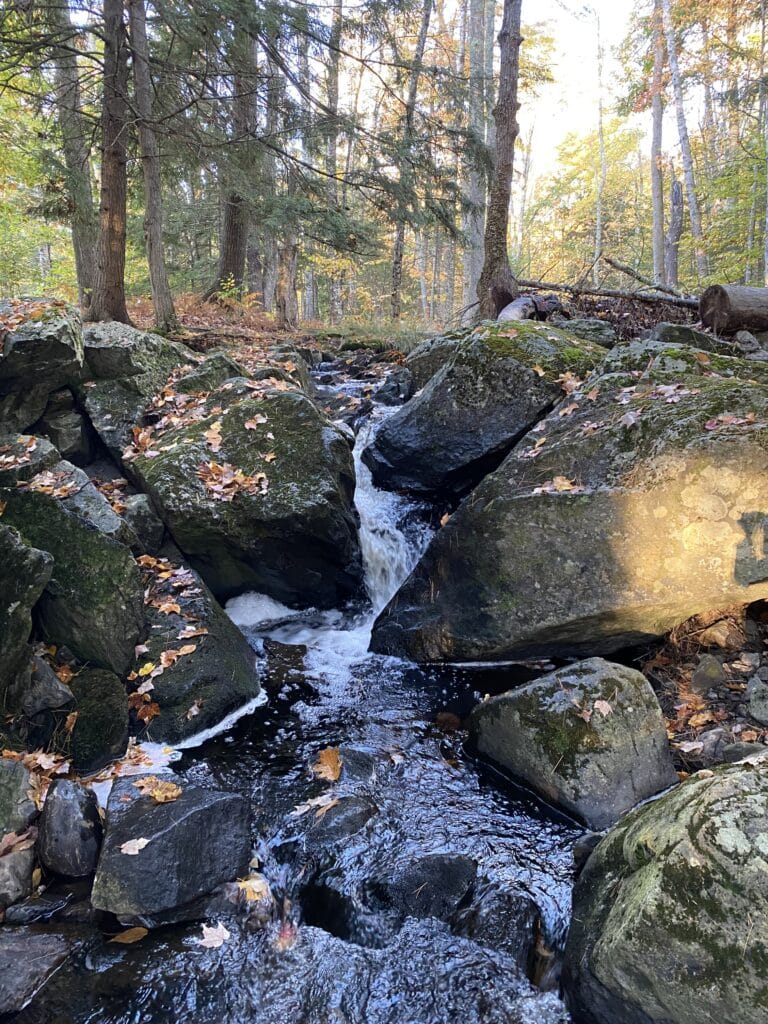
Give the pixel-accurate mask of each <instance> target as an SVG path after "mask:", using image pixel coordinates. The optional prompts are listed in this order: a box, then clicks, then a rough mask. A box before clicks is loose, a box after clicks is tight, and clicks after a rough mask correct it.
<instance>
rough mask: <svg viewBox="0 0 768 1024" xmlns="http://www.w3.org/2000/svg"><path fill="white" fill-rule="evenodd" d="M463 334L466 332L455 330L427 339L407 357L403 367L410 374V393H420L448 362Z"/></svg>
mask: <svg viewBox="0 0 768 1024" xmlns="http://www.w3.org/2000/svg"><path fill="white" fill-rule="evenodd" d="M465 334H466V331H463V330H456V331H451V332H449V333H447V334H441V335H439V336H438V337H436V338H428V339H427V340H426V341H422V342H421V344H420V345H417V346H416V348H415V349H414V350H413V351H412V352H411V353H410V354H409V355H408V356H407V358H406V360H405V365H406V367H407V369H408V371H409V372H410V374H411V388H412V393H415V392H416V391H420V390H421V389H422V388H423V387H424V385H425V384H426V383H427V382H428V381H430V380H431V379H432V378H433V377H434V375H435V374H436V373H437V371H438V370H441V369H442V368H443V367H444V366H445V364H446V363H448V362H450V360H451V359H452V358H453V356H454V355H455V354H456V348H457V346H458V344H459V342H460V341H461V340H462V338H464V336H465Z"/></svg>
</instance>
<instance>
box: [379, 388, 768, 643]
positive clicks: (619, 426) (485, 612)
mask: <svg viewBox="0 0 768 1024" xmlns="http://www.w3.org/2000/svg"><path fill="white" fill-rule="evenodd" d="M766 423H768V388H767V387H766V386H765V385H764V384H762V383H756V382H753V381H751V380H740V379H738V378H736V377H732V378H726V377H722V376H717V375H712V376H701V375H700V376H696V375H693V374H688V375H678V374H674V375H670V374H669V373H660V374H658V375H654V376H652V377H651V376H648V377H642V376H640V375H638V374H621V373H614V374H608V375H606V376H603V377H599V378H594V377H593V378H591V379H590V380H589V381H588V382H587V384H585V386H584V387H583V388H582V389H580V390H579V391H577V392H575V393H574V394H573V395H571V396H570V400H569V404H568V405H567V406H566V407H565V408H561V409H560V410H558V411H555V412H554V413H552V414H551V415H550V416H549V417H548V418H547V419H546V420H544V421H543V422H542V424H541V425H540V426H539V428H538V429H537V431H536V432H535V433H533V434H530V435H529V436H528V437H526V438H525V439H524V440H523V441H522V442H521V443H520V444H519V445H518V446H517V447H516V448H515V449H514V450H513V451H512V452H511V453H510V455H509V456H508V457H507V459H506V460H505V461H504V462H503V463H502V465H501V466H500V467H499V469H498V470H496V472H494V473H493V474H491V475H490V476H488V477H487V478H486V479H485V480H484V481H483V482H482V483H481V484H480V486H479V487H478V488H477V489H476V490H475V491H474V492H473V493H472V495H471V497H470V498H468V499H467V500H466V501H465V502H464V503H463V505H461V507H460V508H459V509H458V511H457V512H456V513H455V514H454V515H453V516H452V518H451V519H450V521H449V522H448V523H447V525H446V526H445V527H444V528H443V529H442V530H440V531H439V532H438V533H437V534H436V536H435V537H434V539H433V541H432V543H431V544H430V546H429V548H428V549H427V551H426V553H425V555H424V557H423V558H422V560H421V562H420V563H419V564H418V565H417V567H416V569H415V570H414V572H413V573H412V575H411V576H410V578H409V579H408V580H407V581H406V582H405V584H404V585H403V587H402V588H401V590H400V591H399V592H398V594H396V595H395V597H394V598H393V600H392V601H391V602H390V604H389V606H388V607H387V608H386V609H385V610H384V612H383V613H382V615H381V616H380V618H379V620H378V621H377V623H376V626H375V628H374V634H373V649H374V650H376V651H379V652H384V653H390V654H397V655H407V656H409V657H412V658H415V659H417V660H420V661H439V660H453V661H462V660H470V661H471V660H477V659H505V658H510V657H521V656H522V657H527V656H529V655H537V654H543V653H544V654H558V655H574V654H576V655H579V654H606V653H610V652H611V651H615V650H618V649H620V648H622V647H627V646H630V645H633V644H636V643H638V642H644V641H646V640H647V639H648V638H650V637H656V636H659V635H661V634H663V633H665V632H666V631H667V630H669V629H671V628H673V627H674V626H675V625H677V624H678V623H680V622H682V621H684V620H685V619H687V618H690V617H691V616H692V615H695V614H698V613H700V612H702V611H703V610H709V609H716V608H724V607H729V606H734V605H742V604H745V603H748V602H750V601H754V600H757V599H762V598H765V597H766V596H768V559H766V557H765V553H764V552H763V550H762V541H761V540H760V538H761V537H762V532H763V529H764V524H765V522H766V515H767V514H768V474H767V473H766V469H768V431H766Z"/></svg>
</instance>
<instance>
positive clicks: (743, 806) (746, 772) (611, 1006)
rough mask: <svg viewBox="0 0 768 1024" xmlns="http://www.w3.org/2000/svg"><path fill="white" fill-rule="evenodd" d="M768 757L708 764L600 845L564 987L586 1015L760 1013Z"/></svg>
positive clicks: (673, 1020) (754, 1016) (767, 952)
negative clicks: (731, 763)
mask: <svg viewBox="0 0 768 1024" xmlns="http://www.w3.org/2000/svg"><path fill="white" fill-rule="evenodd" d="M766 873H768V773H767V772H766V765H765V760H764V759H763V761H761V762H758V763H757V764H755V765H747V764H744V765H738V766H733V767H728V768H724V769H716V770H715V771H714V772H713V771H709V770H708V771H706V772H701V773H699V774H698V775H694V776H693V777H692V778H690V779H688V780H686V781H685V782H684V783H683V784H682V785H681V786H678V787H677V788H676V789H674V790H672V792H671V793H668V794H666V795H665V796H663V797H661V798H660V799H659V800H657V801H654V802H653V803H650V804H648V805H646V806H645V807H641V808H639V809H638V810H636V811H634V812H633V813H632V814H630V815H628V816H627V817H626V818H625V819H624V820H623V821H622V822H620V823H619V825H617V826H616V827H615V828H614V829H613V830H612V831H611V832H609V834H608V835H607V836H606V838H605V839H604V840H603V841H602V842H601V843H600V844H599V846H598V847H597V849H596V850H595V851H594V853H593V854H592V856H591V857H590V859H589V861H588V862H587V864H586V866H585V868H584V870H583V872H582V874H581V876H580V877H579V880H578V882H577V883H576V890H575V893H574V908H573V921H572V924H571V931H570V935H569V938H568V945H567V949H566V960H565V967H564V973H563V981H564V988H565V992H566V996H567V1000H568V1003H569V1006H570V1008H571V1012H572V1013H573V1016H574V1020H575V1021H577V1022H578V1024H582V1022H584V1024H586V1022H589V1024H615V1022H616V1021H622V1024H701V1022H702V1021H739V1022H742V1024H762V1022H763V1021H764V1020H765V993H766V990H767V989H768V931H766V923H765V922H766V919H767V916H768V892H767V890H766V884H765V878H766Z"/></svg>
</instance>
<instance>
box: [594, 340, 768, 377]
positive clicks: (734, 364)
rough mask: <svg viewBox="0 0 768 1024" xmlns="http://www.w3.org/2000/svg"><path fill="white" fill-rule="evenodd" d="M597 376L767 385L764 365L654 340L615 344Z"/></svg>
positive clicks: (766, 369)
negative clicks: (722, 380)
mask: <svg viewBox="0 0 768 1024" xmlns="http://www.w3.org/2000/svg"><path fill="white" fill-rule="evenodd" d="M600 370H601V373H603V374H607V373H640V374H642V375H643V378H644V379H651V380H654V381H659V382H661V381H662V379H664V380H668V381H669V382H670V383H674V382H675V381H677V380H679V379H680V378H681V377H687V376H696V377H706V378H708V379H714V378H716V377H730V378H734V379H738V380H744V381H754V382H755V383H759V384H768V364H766V363H758V362H752V361H749V362H748V361H747V360H745V359H741V358H739V357H737V356H736V355H735V354H733V353H732V354H730V355H722V354H718V353H716V352H707V351H705V350H704V349H700V348H694V347H693V346H691V345H680V344H677V345H674V344H672V343H670V342H666V341H660V340H658V339H654V338H646V339H635V340H633V341H630V342H627V343H626V344H622V345H617V346H616V348H614V349H613V350H612V351H611V352H610V353H608V354H607V355H606V357H605V359H604V360H603V363H602V365H601V367H600Z"/></svg>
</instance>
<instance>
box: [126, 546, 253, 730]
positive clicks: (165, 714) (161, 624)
mask: <svg viewBox="0 0 768 1024" xmlns="http://www.w3.org/2000/svg"><path fill="white" fill-rule="evenodd" d="M166 553H167V554H171V557H172V558H173V554H174V553H173V552H164V554H166ZM143 561H144V562H145V563H147V565H148V568H147V569H146V570H145V577H144V582H145V585H146V587H147V591H148V593H151V595H152V600H151V602H150V603H149V604H148V606H147V621H148V624H149V633H148V636H147V641H146V647H147V650H146V653H145V654H143V655H142V656H141V658H140V660H139V662H138V663H137V666H136V668H137V669H140V668H141V666H142V665H146V664H147V663H151V664H153V665H155V666H161V667H162V666H163V659H164V656H165V661H166V662H170V663H169V664H166V665H165V667H163V671H162V674H161V675H158V676H156V677H153V678H152V683H153V686H154V689H153V690H152V691H151V693H150V695H149V696H151V699H152V701H153V702H154V703H156V704H157V705H158V707H159V711H160V713H159V715H158V716H157V717H156V718H153V719H152V720H151V721H150V722H149V725H148V733H149V734H150V735H151V736H152V737H155V738H157V737H161V738H162V739H163V740H165V741H166V742H167V743H178V742H179V740H182V739H185V738H186V737H188V736H191V735H192V734H194V733H198V732H201V731H202V730H204V729H207V728H209V727H210V726H213V725H216V724H217V723H219V722H220V721H221V720H222V719H223V718H225V717H226V716H227V715H228V714H230V713H231V712H232V711H236V710H237V709H238V708H241V707H243V706H244V705H245V704H247V703H248V702H249V701H252V700H253V699H254V697H257V696H258V695H259V693H260V690H261V687H260V684H259V673H258V670H257V667H256V654H255V652H254V650H253V649H252V648H251V646H250V645H249V643H248V641H247V640H246V639H245V637H244V636H243V634H242V633H241V632H240V630H239V629H238V628H237V626H235V625H234V623H233V622H232V620H231V619H230V618H229V616H228V615H226V614H225V612H224V610H223V609H222V608H221V606H220V605H219V604H218V602H217V601H216V600H215V598H214V597H213V595H212V594H211V592H210V590H208V588H207V587H206V585H205V584H204V583H203V581H202V580H201V579H200V577H199V576H198V575H197V573H194V572H192V570H191V569H188V568H186V567H185V566H182V565H180V564H179V562H178V560H177V559H176V558H173V560H172V561H169V560H168V559H157V560H154V561H153V560H150V559H143ZM166 574H170V575H169V576H167V578H166V579H165V580H163V579H162V578H161V577H162V576H163V575H166ZM168 602H170V603H171V604H172V605H177V606H178V608H179V610H178V611H174V610H170V611H169V610H168ZM159 605H165V608H164V610H162V611H161V610H160V607H159ZM190 634H192V635H191V636H190ZM179 651H185V652H186V653H184V654H181V655H179V656H178V657H176V658H175V660H172V659H173V653H172V652H179ZM138 682H139V683H141V682H143V679H142V677H139V678H138ZM138 724H140V723H139V722H137V725H138ZM137 731H139V730H137ZM142 732H143V729H142V730H140V733H139V734H140V735H141V733H142Z"/></svg>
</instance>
